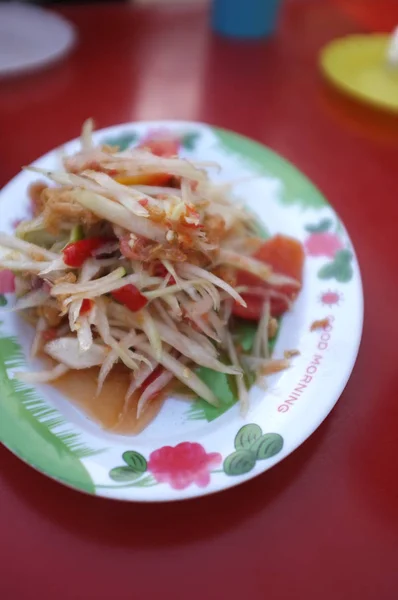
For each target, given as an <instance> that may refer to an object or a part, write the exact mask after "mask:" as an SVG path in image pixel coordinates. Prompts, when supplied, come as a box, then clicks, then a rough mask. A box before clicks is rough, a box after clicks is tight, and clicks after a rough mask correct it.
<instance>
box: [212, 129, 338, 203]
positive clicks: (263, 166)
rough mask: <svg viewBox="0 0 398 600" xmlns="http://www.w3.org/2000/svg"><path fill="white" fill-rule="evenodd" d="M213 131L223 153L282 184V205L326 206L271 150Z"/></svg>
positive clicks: (298, 172)
mask: <svg viewBox="0 0 398 600" xmlns="http://www.w3.org/2000/svg"><path fill="white" fill-rule="evenodd" d="M212 130H213V132H214V134H215V135H216V136H217V138H218V140H219V142H220V143H221V144H222V146H224V148H225V149H227V150H229V151H231V152H233V153H234V154H236V155H237V156H239V157H240V159H241V160H242V161H245V160H246V162H248V163H250V166H251V167H252V168H253V169H254V170H256V171H257V172H258V173H260V174H262V175H265V176H266V175H268V176H269V177H274V178H275V179H279V180H280V181H281V183H282V186H283V188H282V193H281V195H280V202H281V203H282V204H285V205H286V206H291V205H298V206H301V208H303V209H305V208H313V209H317V208H322V207H324V206H327V202H326V200H325V198H324V197H323V196H322V194H321V193H320V192H319V190H317V188H316V187H315V186H314V185H313V184H312V183H311V182H310V180H309V179H307V177H305V175H303V174H302V173H300V171H299V170H298V169H296V168H295V167H294V166H293V165H292V164H290V163H289V162H288V161H286V160H285V159H283V158H282V157H280V156H279V155H278V154H276V153H275V152H272V150H270V149H268V148H266V147H265V146H263V145H262V144H259V143H258V142H255V141H253V140H250V139H248V138H246V137H243V136H241V135H238V134H237V133H233V132H232V131H227V130H225V129H219V128H217V127H213V128H212Z"/></svg>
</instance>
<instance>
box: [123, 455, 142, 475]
mask: <svg viewBox="0 0 398 600" xmlns="http://www.w3.org/2000/svg"><path fill="white" fill-rule="evenodd" d="M123 460H124V462H125V463H126V465H128V466H129V468H130V469H132V470H133V471H135V472H136V473H144V472H145V471H146V468H147V462H146V459H145V458H144V457H143V456H142V454H140V453H139V452H136V451H135V450H127V452H124V453H123Z"/></svg>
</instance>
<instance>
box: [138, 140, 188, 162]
mask: <svg viewBox="0 0 398 600" xmlns="http://www.w3.org/2000/svg"><path fill="white" fill-rule="evenodd" d="M139 148H145V150H149V151H150V152H152V154H156V156H162V157H163V158H170V157H171V156H177V155H178V152H179V149H180V141H179V140H178V139H175V138H171V137H170V138H167V137H165V138H164V139H162V138H158V139H156V138H154V139H152V140H148V139H147V140H144V141H143V142H141V144H140V145H139Z"/></svg>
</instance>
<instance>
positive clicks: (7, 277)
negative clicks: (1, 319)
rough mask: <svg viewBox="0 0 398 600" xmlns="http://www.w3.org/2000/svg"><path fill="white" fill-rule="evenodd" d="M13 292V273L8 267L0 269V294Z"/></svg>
mask: <svg viewBox="0 0 398 600" xmlns="http://www.w3.org/2000/svg"><path fill="white" fill-rule="evenodd" d="M13 292H15V275H14V273H13V272H12V271H10V269H4V270H3V271H0V294H12V293H13Z"/></svg>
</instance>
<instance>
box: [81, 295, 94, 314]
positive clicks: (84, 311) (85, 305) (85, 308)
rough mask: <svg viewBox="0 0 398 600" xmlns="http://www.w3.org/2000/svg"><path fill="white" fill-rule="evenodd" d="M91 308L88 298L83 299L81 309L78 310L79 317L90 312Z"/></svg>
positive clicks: (90, 301)
mask: <svg viewBox="0 0 398 600" xmlns="http://www.w3.org/2000/svg"><path fill="white" fill-rule="evenodd" d="M92 306H93V301H92V300H89V298H84V300H83V302H82V305H81V308H80V313H79V314H80V315H85V314H87V313H88V312H90V310H91V308H92Z"/></svg>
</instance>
